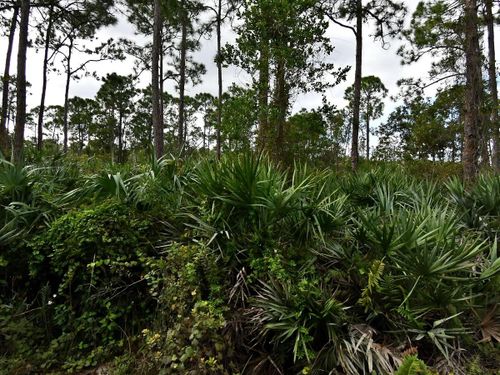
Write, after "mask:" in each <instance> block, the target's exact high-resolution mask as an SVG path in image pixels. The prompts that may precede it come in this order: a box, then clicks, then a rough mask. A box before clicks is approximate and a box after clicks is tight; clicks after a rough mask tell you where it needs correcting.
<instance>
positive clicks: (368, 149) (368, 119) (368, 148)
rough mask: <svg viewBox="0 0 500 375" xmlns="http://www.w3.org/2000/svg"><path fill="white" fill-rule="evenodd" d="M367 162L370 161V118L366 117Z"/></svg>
mask: <svg viewBox="0 0 500 375" xmlns="http://www.w3.org/2000/svg"><path fill="white" fill-rule="evenodd" d="M366 160H370V116H368V115H366Z"/></svg>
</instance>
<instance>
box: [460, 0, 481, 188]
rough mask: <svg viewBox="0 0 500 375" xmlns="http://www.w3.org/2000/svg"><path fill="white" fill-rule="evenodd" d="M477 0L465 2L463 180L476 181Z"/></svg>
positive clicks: (479, 79) (478, 59)
mask: <svg viewBox="0 0 500 375" xmlns="http://www.w3.org/2000/svg"><path fill="white" fill-rule="evenodd" d="M477 24H478V21H477V4H476V0H465V45H466V49H465V58H466V77H467V84H466V92H465V122H464V155H463V163H464V178H465V180H466V181H473V180H474V179H475V178H476V176H477V173H478V154H479V149H478V136H479V129H480V106H481V101H480V95H481V83H482V80H481V58H480V50H479V35H478V30H477Z"/></svg>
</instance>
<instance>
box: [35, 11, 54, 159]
mask: <svg viewBox="0 0 500 375" xmlns="http://www.w3.org/2000/svg"><path fill="white" fill-rule="evenodd" d="M53 11H54V7H53V6H51V7H50V9H49V23H48V25H47V32H46V33H45V53H44V56H43V74H42V77H43V78H42V95H41V97H40V109H39V111H38V125H37V129H38V136H37V149H38V151H41V150H42V146H43V115H44V112H45V94H46V92H47V74H48V67H49V46H50V38H51V32H52V23H53V21H54V20H53Z"/></svg>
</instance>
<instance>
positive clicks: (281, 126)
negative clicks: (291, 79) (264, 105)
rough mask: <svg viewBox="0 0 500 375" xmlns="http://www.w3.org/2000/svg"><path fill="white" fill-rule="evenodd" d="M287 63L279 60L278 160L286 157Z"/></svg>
mask: <svg viewBox="0 0 500 375" xmlns="http://www.w3.org/2000/svg"><path fill="white" fill-rule="evenodd" d="M285 75H286V74H285V63H284V61H283V59H282V58H279V59H278V62H277V67H276V89H275V90H276V92H275V99H274V100H275V103H274V107H275V109H276V111H277V113H276V121H275V126H276V131H277V134H276V153H277V155H276V156H277V157H278V159H283V157H284V156H285V122H286V113H287V111H288V89H287V84H286V77H285Z"/></svg>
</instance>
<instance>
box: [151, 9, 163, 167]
mask: <svg viewBox="0 0 500 375" xmlns="http://www.w3.org/2000/svg"><path fill="white" fill-rule="evenodd" d="M162 23H163V21H162V14H161V2H160V0H154V25H153V53H152V64H151V87H152V91H153V95H152V99H153V103H152V104H153V129H154V138H155V154H156V157H157V158H158V159H159V158H161V157H162V156H163V121H162V119H161V102H160V79H159V67H158V63H159V60H160V49H161V29H162Z"/></svg>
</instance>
